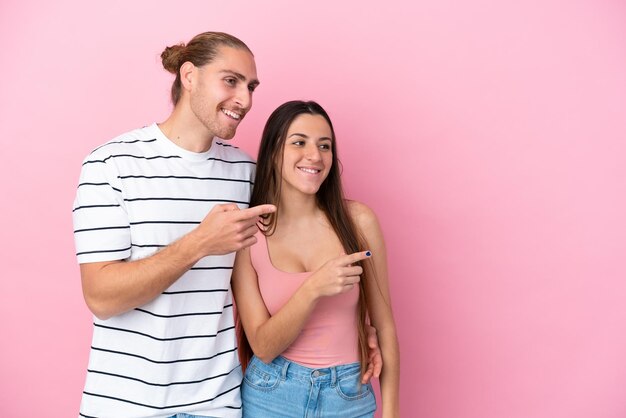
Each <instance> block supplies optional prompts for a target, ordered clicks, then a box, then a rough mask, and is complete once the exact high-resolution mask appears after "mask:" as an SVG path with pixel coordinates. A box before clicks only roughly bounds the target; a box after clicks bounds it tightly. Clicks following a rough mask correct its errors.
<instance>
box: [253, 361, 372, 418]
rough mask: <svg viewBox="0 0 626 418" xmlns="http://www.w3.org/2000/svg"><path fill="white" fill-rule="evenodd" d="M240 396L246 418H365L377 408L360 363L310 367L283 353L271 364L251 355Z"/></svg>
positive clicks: (370, 415)
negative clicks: (291, 359)
mask: <svg viewBox="0 0 626 418" xmlns="http://www.w3.org/2000/svg"><path fill="white" fill-rule="evenodd" d="M241 396H242V400H243V417H244V418H267V417H272V418H281V417H285V418H297V417H303V418H304V417H307V418H308V417H323V418H357V417H359V418H361V417H363V418H366V417H373V416H374V411H375V410H376V399H375V397H374V392H373V391H372V387H371V385H370V384H369V383H368V384H366V385H362V384H361V369H360V365H359V363H351V364H346V365H341V366H336V367H328V368H323V369H311V368H308V367H304V366H301V365H299V364H297V363H294V362H291V361H289V360H287V359H285V358H284V357H277V358H275V359H274V360H273V361H272V362H271V363H270V364H265V363H263V362H262V361H261V360H259V359H258V358H257V357H252V360H251V361H250V364H248V368H247V369H246V374H245V376H244V379H243V384H242V386H241Z"/></svg>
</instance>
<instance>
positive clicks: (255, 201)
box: [237, 100, 368, 371]
mask: <svg viewBox="0 0 626 418" xmlns="http://www.w3.org/2000/svg"><path fill="white" fill-rule="evenodd" d="M302 114H309V115H320V116H322V117H323V118H324V119H326V122H328V126H329V127H330V130H331V133H332V141H331V149H332V166H331V168H330V171H329V173H328V177H326V180H325V181H324V182H323V183H322V185H321V186H320V189H319V190H318V192H317V195H316V196H317V204H318V206H319V208H320V209H322V211H323V212H324V213H325V215H326V217H327V218H328V221H329V223H330V225H331V226H332V228H333V230H334V231H335V233H336V234H337V237H338V238H339V241H340V242H341V245H342V246H343V248H344V251H345V252H346V254H352V253H355V252H358V251H364V250H365V247H364V245H363V244H364V239H363V237H362V235H361V234H360V232H359V231H358V229H357V228H356V226H355V224H354V222H353V221H352V218H351V216H350V214H349V212H348V209H347V207H346V201H345V198H344V194H343V188H342V186H341V173H340V169H339V164H340V162H339V159H338V158H337V146H336V140H335V130H334V129H333V124H332V122H331V121H330V117H329V116H328V114H327V113H326V111H325V110H324V109H323V108H322V107H321V106H320V105H319V104H317V103H315V102H312V101H307V102H305V101H299V100H294V101H290V102H287V103H284V104H282V105H281V106H279V107H278V108H277V109H276V110H274V112H273V113H272V114H271V115H270V117H269V119H268V120H267V123H266V124H265V128H264V129H263V135H262V137H261V145H260V148H259V155H258V158H257V167H256V176H255V179H254V190H253V191H252V198H251V199H250V206H251V207H252V206H256V205H261V204H265V203H271V204H273V205H276V206H277V207H278V205H279V203H280V193H281V190H280V185H281V179H282V172H281V169H282V164H280V162H281V161H282V152H283V146H284V143H285V139H286V136H287V131H288V130H289V126H290V125H291V123H292V122H293V121H294V119H295V118H296V117H298V116H299V115H302ZM277 217H278V211H276V212H275V213H272V214H270V215H268V216H267V217H265V218H264V221H263V224H264V226H265V228H264V230H265V231H264V234H265V235H272V234H273V233H274V230H275V228H276V222H277ZM366 281H367V277H366V274H365V269H363V273H362V274H361V280H360V282H359V300H358V303H357V327H358V335H359V359H360V362H361V369H362V370H365V368H366V367H367V359H368V356H367V335H366V332H365V326H366V320H367V300H366V293H365V282H366ZM237 340H238V346H239V359H240V361H241V365H242V368H243V370H244V371H245V368H246V366H247V364H248V362H249V361H250V359H251V358H252V355H253V352H252V348H251V347H250V344H249V343H248V340H247V338H246V335H245V333H244V331H243V326H242V325H241V321H240V320H239V318H237Z"/></svg>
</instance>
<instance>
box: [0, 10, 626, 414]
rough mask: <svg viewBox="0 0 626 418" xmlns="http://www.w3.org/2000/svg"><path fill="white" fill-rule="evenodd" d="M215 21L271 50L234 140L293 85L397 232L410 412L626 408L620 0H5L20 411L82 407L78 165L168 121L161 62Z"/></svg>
mask: <svg viewBox="0 0 626 418" xmlns="http://www.w3.org/2000/svg"><path fill="white" fill-rule="evenodd" d="M205 30H222V31H226V32H229V33H233V34H235V35H237V36H239V37H240V38H242V39H243V40H244V41H246V42H247V43H248V45H249V46H250V47H251V49H252V50H253V51H254V53H255V55H256V58H257V66H258V70H259V71H258V73H259V77H260V79H261V81H262V84H261V86H260V87H259V89H258V90H257V92H256V93H255V105H254V109H253V111H252V113H250V114H249V116H248V117H247V119H246V121H245V122H244V123H243V125H242V127H241V128H240V130H239V133H238V135H237V137H236V138H235V140H234V141H235V144H236V145H239V146H241V147H243V148H244V149H246V150H248V151H249V152H250V153H252V154H255V153H256V149H257V141H258V138H259V136H260V131H261V128H262V125H263V122H264V121H265V119H266V118H267V116H268V115H269V114H270V112H271V111H272V110H273V109H274V108H275V107H276V106H277V105H279V104H280V103H282V102H283V101H285V100H289V99H295V98H305V99H315V100H317V101H319V102H320V103H321V104H323V105H324V106H325V107H326V108H327V110H328V111H329V112H330V114H331V116H332V117H333V120H334V122H335V125H336V130H337V133H338V139H339V141H340V142H339V147H340V153H341V158H342V160H343V163H344V167H345V170H344V181H345V184H346V187H347V190H348V193H349V196H350V197H351V198H354V199H357V200H361V201H363V202H365V203H366V204H368V205H369V206H371V207H372V208H373V209H374V210H375V211H376V212H377V213H378V215H379V218H380V221H381V223H382V225H383V228H384V230H385V234H386V238H387V242H388V249H389V260H390V273H391V275H390V278H391V281H392V292H393V304H394V306H393V307H394V312H395V316H396V321H397V325H398V334H399V338H400V346H401V353H402V382H401V383H402V389H401V406H402V411H403V416H405V417H423V418H503V417H504V418H623V417H624V416H626V400H625V399H626V398H625V397H624V388H625V387H626V354H625V353H626V303H625V301H624V299H626V267H625V264H624V263H625V260H626V247H625V240H626V163H625V157H626V48H625V47H624V45H626V6H625V5H624V4H623V3H622V2H619V1H609V0H573V1H564V0H542V1H538V0H530V1H526V2H502V1H498V0H470V1H464V2H459V1H453V0H416V1H406V2H399V1H393V0H390V1H384V2H379V3H375V4H371V5H368V4H366V3H365V2H363V1H356V0H349V1H343V2H342V1H316V2H306V3H298V2H292V1H286V0H285V1H269V2H265V1H257V2H252V1H251V2H235V3H232V2H230V3H228V2H227V3H224V2H209V1H189V2H178V3H173V2H158V1H145V0H141V1H139V0H138V1H118V0H114V1H112V0H109V1H107V2H85V1H68V0H57V1H54V2H44V1H41V2H36V1H34V0H2V3H0V68H1V71H2V77H0V91H1V92H2V100H1V101H0V121H1V123H0V127H1V128H2V130H1V132H0V141H2V142H1V144H2V147H1V151H0V170H1V173H0V179H1V180H0V181H1V182H2V184H1V185H0V190H1V191H2V194H3V196H2V205H1V206H0V207H1V209H0V210H1V216H0V228H1V229H0V231H2V232H1V233H2V237H3V239H2V242H3V245H2V251H1V252H0V254H1V255H0V256H1V257H2V273H1V279H0V325H1V334H0V376H1V379H0V385H1V387H0V415H1V416H2V417H8V418H30V417H35V416H45V417H70V416H76V415H77V413H78V405H79V402H80V396H81V391H82V385H83V382H84V377H85V369H86V366H87V355H88V350H89V345H90V340H91V315H90V313H89V311H88V310H87V308H86V307H85V305H84V302H83V300H82V294H81V289H80V279H79V273H78V268H77V265H76V261H75V257H74V244H73V237H72V224H71V205H72V200H73V197H74V192H75V187H76V184H77V180H78V173H79V168H80V163H81V160H82V158H83V157H84V156H85V155H86V154H87V153H88V152H89V151H90V150H91V149H92V148H94V147H95V146H97V145H98V144H100V143H102V142H104V141H106V140H108V139H110V138H112V137H114V136H115V135H117V134H119V133H122V132H124V131H127V130H130V129H133V128H136V127H139V126H142V125H146V124H149V123H151V122H154V121H162V120H163V119H164V118H165V117H166V116H167V115H168V112H169V111H170V105H169V103H168V93H169V86H170V83H171V80H172V79H171V77H170V75H169V74H167V73H166V72H165V71H163V70H162V68H161V66H160V63H159V59H158V55H159V54H160V52H161V51H162V49H163V48H164V47H165V46H166V45H170V44H173V43H177V42H181V41H187V40H188V39H189V38H190V37H191V36H193V35H195V34H196V33H199V32H202V31H205Z"/></svg>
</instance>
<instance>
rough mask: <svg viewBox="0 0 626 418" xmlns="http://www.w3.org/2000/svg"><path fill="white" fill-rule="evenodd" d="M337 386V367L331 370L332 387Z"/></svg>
mask: <svg viewBox="0 0 626 418" xmlns="http://www.w3.org/2000/svg"><path fill="white" fill-rule="evenodd" d="M336 385H337V367H331V368H330V387H333V388H334V387H335V386H336Z"/></svg>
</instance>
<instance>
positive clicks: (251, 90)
mask: <svg viewBox="0 0 626 418" xmlns="http://www.w3.org/2000/svg"><path fill="white" fill-rule="evenodd" d="M254 89H256V86H252V85H250V86H248V91H249V92H250V93H252V92H254Z"/></svg>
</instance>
